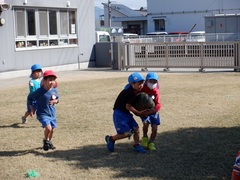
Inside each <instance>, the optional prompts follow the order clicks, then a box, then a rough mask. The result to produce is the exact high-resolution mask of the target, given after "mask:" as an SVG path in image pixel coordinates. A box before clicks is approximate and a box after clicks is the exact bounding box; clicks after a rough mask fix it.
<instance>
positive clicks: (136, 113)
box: [126, 104, 148, 117]
mask: <svg viewBox="0 0 240 180" xmlns="http://www.w3.org/2000/svg"><path fill="white" fill-rule="evenodd" d="M126 109H127V110H128V111H131V112H133V113H134V114H135V115H136V116H143V117H145V116H148V112H147V110H143V111H138V110H136V109H135V108H134V107H133V106H132V105H131V104H126Z"/></svg>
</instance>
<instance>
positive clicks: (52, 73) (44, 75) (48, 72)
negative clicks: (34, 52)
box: [43, 70, 57, 78]
mask: <svg viewBox="0 0 240 180" xmlns="http://www.w3.org/2000/svg"><path fill="white" fill-rule="evenodd" d="M47 76H55V78H57V75H56V74H55V72H53V71H52V70H46V71H45V72H44V73H43V78H45V77H47Z"/></svg>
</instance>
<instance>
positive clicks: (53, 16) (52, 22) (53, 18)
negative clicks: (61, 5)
mask: <svg viewBox="0 0 240 180" xmlns="http://www.w3.org/2000/svg"><path fill="white" fill-rule="evenodd" d="M49 27H50V35H56V34H57V12H56V11H49Z"/></svg>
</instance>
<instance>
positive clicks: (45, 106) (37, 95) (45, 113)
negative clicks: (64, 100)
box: [28, 70, 59, 151]
mask: <svg viewBox="0 0 240 180" xmlns="http://www.w3.org/2000/svg"><path fill="white" fill-rule="evenodd" d="M56 78H57V76H56V74H55V72H53V71H52V70H46V71H45V72H44V73H43V80H42V86H41V87H40V88H39V89H37V90H36V91H34V92H33V93H31V94H29V95H28V105H30V108H31V112H30V116H33V114H34V113H35V111H34V108H33V106H32V102H34V101H36V102H37V110H36V115H37V119H38V120H39V122H40V123H41V124H42V127H43V128H44V139H43V149H44V150H45V151H48V150H49V149H55V147H54V146H53V144H52V141H51V140H52V137H53V131H54V129H55V128H56V108H55V104H57V103H58V102H59V95H58V91H57V89H56V88H55V83H56Z"/></svg>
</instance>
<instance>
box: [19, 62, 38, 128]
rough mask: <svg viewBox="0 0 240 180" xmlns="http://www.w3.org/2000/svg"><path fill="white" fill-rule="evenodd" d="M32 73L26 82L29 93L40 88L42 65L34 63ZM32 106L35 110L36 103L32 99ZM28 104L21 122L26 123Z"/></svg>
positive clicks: (28, 110)
mask: <svg viewBox="0 0 240 180" xmlns="http://www.w3.org/2000/svg"><path fill="white" fill-rule="evenodd" d="M31 71H32V73H31V74H30V78H31V80H30V81H29V83H28V86H29V94H31V93H33V92H34V91H36V90H37V89H38V88H40V84H41V78H42V67H41V66H40V65H39V64H34V65H32V67H31ZM32 105H33V108H34V110H36V108H37V103H36V101H33V104H32ZM30 111H31V110H30V106H29V105H27V111H26V112H25V114H24V116H22V123H23V124H26V123H27V117H28V116H29V114H30Z"/></svg>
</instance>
